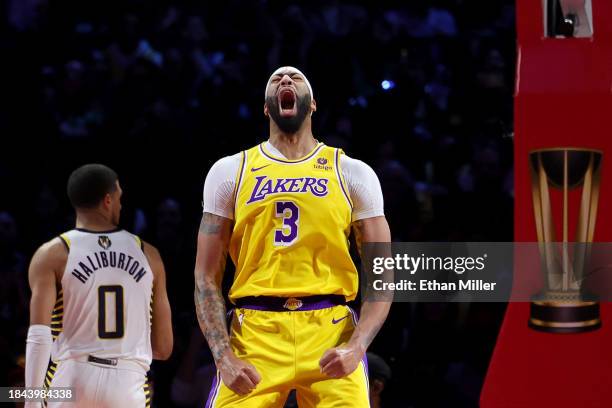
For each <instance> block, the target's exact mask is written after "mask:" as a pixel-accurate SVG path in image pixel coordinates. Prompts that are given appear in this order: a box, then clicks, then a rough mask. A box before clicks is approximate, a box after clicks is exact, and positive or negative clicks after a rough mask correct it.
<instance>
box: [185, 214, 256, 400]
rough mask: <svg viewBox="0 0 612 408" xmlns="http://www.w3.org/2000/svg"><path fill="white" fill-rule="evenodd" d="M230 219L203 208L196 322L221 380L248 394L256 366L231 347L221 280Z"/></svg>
mask: <svg viewBox="0 0 612 408" xmlns="http://www.w3.org/2000/svg"><path fill="white" fill-rule="evenodd" d="M231 226H232V220H230V219H228V218H224V217H221V216H218V215H214V214H211V213H208V212H205V213H204V215H203V216H202V222H201V224H200V231H199V233H198V252H197V256H196V265H195V295H194V297H195V306H196V313H197V315H198V322H199V323H200V328H201V329H202V333H204V337H205V338H206V341H207V342H208V346H209V347H210V350H211V352H212V355H213V358H214V359H215V364H216V365H217V369H218V370H219V371H220V373H221V378H222V380H223V383H224V384H225V385H227V386H228V387H229V388H230V389H231V390H232V391H234V392H236V393H238V394H241V395H242V394H248V393H249V392H251V391H252V390H253V389H254V388H255V386H256V385H257V383H259V381H260V380H261V378H260V376H259V374H258V373H257V371H256V370H255V368H254V367H253V366H252V365H251V364H248V363H246V362H244V361H242V360H239V359H238V358H237V357H236V356H235V355H234V353H233V351H232V350H231V348H230V343H229V335H228V332H227V323H226V321H225V301H224V300H223V294H222V292H221V281H222V279H223V273H224V271H225V262H226V259H227V252H228V247H229V240H230V235H231Z"/></svg>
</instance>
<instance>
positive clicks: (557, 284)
mask: <svg viewBox="0 0 612 408" xmlns="http://www.w3.org/2000/svg"><path fill="white" fill-rule="evenodd" d="M601 161H602V152H601V151H598V150H592V149H581V148H561V147H560V148H549V149H539V150H535V151H532V152H530V153H529V163H530V169H531V190H532V194H533V207H534V215H535V223H536V229H537V236H538V245H539V253H540V261H541V269H542V271H543V273H544V287H543V290H542V291H541V292H540V293H539V294H538V295H537V296H536V297H534V298H533V299H532V302H531V312H530V317H529V327H531V328H533V329H535V330H539V331H545V332H549V333H580V332H585V331H590V330H595V329H598V328H599V327H601V320H600V316H599V303H598V302H597V299H595V298H594V297H592V296H590V295H589V294H588V291H587V289H586V288H585V287H584V285H583V283H584V279H585V276H586V275H587V274H588V270H586V269H587V265H588V259H589V250H590V244H591V243H592V242H593V233H594V230H595V220H596V218H597V201H598V198H599V187H600V174H601ZM570 194H572V195H573V194H579V204H578V205H577V207H578V208H576V209H574V208H570V202H573V203H576V202H577V201H576V200H575V199H574V200H571V197H570ZM574 198H576V197H574ZM553 200H554V202H553ZM574 206H576V205H574ZM553 207H554V208H555V209H559V208H560V209H561V211H560V214H558V213H556V214H553V211H552V208H553ZM570 210H573V211H575V212H574V213H573V215H574V216H577V217H575V219H576V223H575V224H570V214H572V213H571V212H570ZM576 212H577V213H576ZM555 220H557V221H558V220H562V222H561V223H560V224H561V225H560V228H561V235H562V240H558V239H557V235H556V233H557V232H558V231H557V230H556V228H555ZM570 226H571V227H573V229H574V231H575V233H574V234H572V235H573V239H572V240H570V237H569V234H570Z"/></svg>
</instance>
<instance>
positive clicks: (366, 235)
mask: <svg viewBox="0 0 612 408" xmlns="http://www.w3.org/2000/svg"><path fill="white" fill-rule="evenodd" d="M353 233H354V234H355V241H356V243H357V247H358V250H359V254H360V256H361V257H362V261H363V262H367V261H366V260H364V259H363V258H364V256H371V254H369V253H366V252H368V251H363V248H362V245H363V244H364V243H366V242H382V243H386V242H390V241H391V233H390V231H389V225H388V224H387V220H386V219H385V217H373V218H367V219H364V220H360V221H356V222H354V223H353ZM375 249H378V248H375ZM380 250H382V251H386V250H388V246H387V245H381V246H380ZM370 252H371V251H370ZM391 299H392V298H382V299H380V298H377V299H376V300H375V301H374V300H373V299H368V298H367V297H366V298H365V299H364V301H363V304H362V306H361V316H360V319H359V323H358V324H357V327H356V328H355V331H354V332H353V334H352V336H351V338H350V340H349V341H348V343H347V344H346V345H343V346H340V347H335V348H332V349H329V350H327V351H326V352H325V354H323V357H322V358H321V360H320V361H319V365H320V367H321V371H322V372H323V373H324V374H326V375H328V376H329V377H334V378H338V377H344V376H346V375H348V374H350V373H352V372H353V371H355V369H356V368H357V367H358V365H359V362H360V361H361V359H362V358H363V356H364V354H365V352H366V350H367V349H368V347H369V346H370V344H371V343H372V341H373V340H374V337H376V334H377V333H378V331H379V330H380V328H381V327H382V325H383V323H384V322H385V319H386V318H387V315H388V314H389V308H390V307H391Z"/></svg>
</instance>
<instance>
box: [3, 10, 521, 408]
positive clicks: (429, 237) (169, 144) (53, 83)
mask: <svg viewBox="0 0 612 408" xmlns="http://www.w3.org/2000/svg"><path fill="white" fill-rule="evenodd" d="M514 30H515V28H514V4H513V1H512V0H497V1H476V0H428V1H412V2H408V1H387V0H378V1H376V2H357V1H352V2H351V1H321V0H311V1H303V2H295V1H265V0H259V1H237V0H226V1H222V2H212V1H211V2H208V1H191V0H184V1H180V2H172V1H161V0H157V1H156V0H147V1H145V0H123V1H120V2H112V1H111V2H109V1H101V0H88V1H76V0H55V1H53V0H7V1H5V2H2V3H1V4H0V84H1V88H0V89H2V92H0V135H1V137H2V148H1V149H0V183H1V185H2V194H1V200H0V277H1V279H0V326H1V327H2V330H1V334H0V349H1V350H2V353H0V384H1V385H8V384H18V383H19V381H22V376H23V370H22V365H23V353H24V349H25V334H26V331H27V327H28V300H29V289H28V285H27V267H28V262H29V258H30V256H31V254H32V253H33V251H34V250H35V249H36V247H37V246H39V245H40V244H42V243H43V242H44V241H46V240H49V239H51V238H53V237H54V236H56V235H57V234H59V233H60V232H63V231H65V230H68V229H70V228H71V226H72V225H73V222H74V219H73V217H72V211H71V209H70V207H69V205H68V202H67V198H66V194H65V182H66V179H67V176H68V175H69V173H70V172H71V171H72V170H73V169H74V168H76V167H77V166H78V165H81V164H84V163H87V162H101V163H105V164H107V165H109V166H111V167H113V168H114V169H115V170H116V171H117V172H118V173H119V175H120V181H121V183H122V186H123V189H124V211H123V215H122V224H123V226H124V227H125V228H127V229H129V230H131V231H133V232H135V233H137V234H140V235H141V236H142V237H143V238H144V239H146V240H148V241H149V242H151V243H152V244H154V245H156V246H157V247H158V248H159V249H160V251H161V254H162V257H163V259H164V261H165V264H166V269H167V271H168V290H169V296H170V301H171V304H172V309H173V317H174V323H175V334H176V340H175V350H174V353H173V357H172V358H171V360H170V361H168V362H164V363H155V364H154V365H153V369H152V378H153V381H154V384H155V397H154V401H155V402H154V405H155V406H157V407H172V406H181V407H192V406H200V405H201V403H202V398H204V397H205V396H206V395H207V387H208V384H209V380H210V378H211V375H212V373H213V372H214V369H213V366H212V365H211V362H212V361H211V358H210V355H209V354H208V352H207V349H206V345H205V342H204V340H203V338H202V336H201V334H200V333H199V329H197V323H196V319H195V315H194V310H193V304H192V293H193V265H194V254H195V239H196V234H197V227H198V225H199V219H200V217H201V206H200V202H201V194H202V193H201V191H202V185H203V181H204V177H205V175H206V173H207V171H208V169H209V168H210V166H211V165H212V163H214V161H215V160H217V159H218V158H220V157H222V156H225V155H228V154H232V153H236V152H238V151H239V150H242V149H245V148H248V147H250V146H252V145H254V144H256V143H258V142H261V141H263V140H265V139H266V138H267V123H266V121H265V118H264V116H263V114H262V110H263V101H264V88H265V84H266V81H267V79H268V76H269V75H270V73H271V72H272V71H273V70H274V69H275V68H276V67H278V66H281V65H294V66H297V67H299V68H300V69H301V70H303V71H304V72H305V74H306V75H307V76H308V78H309V79H310V82H311V83H312V85H313V88H314V94H315V97H316V100H317V106H318V110H317V112H316V113H315V115H314V116H313V120H314V133H315V137H317V138H318V139H319V140H320V141H323V142H325V143H326V144H328V145H332V146H339V147H342V148H344V150H345V151H346V153H347V154H348V155H350V156H352V157H356V158H359V159H362V160H364V161H366V162H367V163H369V164H370V165H371V166H372V167H373V168H374V169H375V171H376V172H377V174H378V176H379V178H380V180H381V183H382V186H383V192H384V196H385V211H386V214H387V218H388V220H389V224H390V226H391V229H392V234H393V238H394V240H396V241H510V240H512V228H513V227H512V204H513V197H512V194H513V185H512V136H513V130H512V103H513V100H512V92H513V78H514V67H515V47H516V45H515V31H514ZM228 274H231V271H229V272H228ZM228 279H231V278H228ZM503 309H504V305H499V304H483V305H476V304H472V305H470V304H412V305H411V304H395V305H394V306H393V309H392V312H391V315H390V318H389V320H388V322H387V324H386V325H385V327H384V329H383V331H382V332H381V334H380V335H379V337H378V338H377V339H376V341H375V343H374V344H373V345H372V347H371V350H372V351H373V352H375V353H377V354H378V355H379V356H380V357H381V365H382V366H383V367H384V365H385V364H387V365H388V366H387V367H386V368H384V369H382V371H384V373H385V375H383V376H382V377H380V378H378V383H376V382H375V380H376V379H373V380H372V381H373V382H372V384H375V385H376V386H373V387H371V389H372V390H375V391H376V392H378V393H379V394H380V401H381V402H382V406H385V407H427V408H429V407H447V406H448V407H450V406H452V407H475V406H477V399H478V393H479V391H480V387H481V385H482V381H483V377H484V373H485V371H486V368H487V364H488V361H489V358H490V354H491V352H492V349H493V346H494V342H495V338H496V335H497V331H498V328H499V325H500V323H501V318H502V315H503ZM389 368H390V370H387V369H389ZM391 373H392V375H391ZM373 392H374V391H373Z"/></svg>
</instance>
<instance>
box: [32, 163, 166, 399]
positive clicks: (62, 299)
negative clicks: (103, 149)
mask: <svg viewBox="0 0 612 408" xmlns="http://www.w3.org/2000/svg"><path fill="white" fill-rule="evenodd" d="M121 194H122V191H121V187H120V185H119V182H118V180H117V174H116V173H115V172H114V171H113V170H111V169H110V168H108V167H106V166H103V165H100V164H89V165H85V166H82V167H80V168H78V169H77V170H75V171H74V172H73V173H72V174H71V176H70V178H69V180H68V196H69V198H70V202H71V203H72V205H73V207H74V208H75V210H76V216H77V217H76V228H75V229H73V230H71V231H68V232H66V233H64V234H62V235H60V237H57V238H55V239H53V240H51V241H49V242H47V243H46V244H44V245H42V246H41V247H40V248H39V249H38V250H37V251H36V253H35V254H34V257H33V258H32V262H31V264H30V270H29V280H30V287H31V289H32V299H31V304H30V328H29V330H28V339H27V344H26V378H25V384H26V386H27V387H43V386H46V387H71V388H73V391H74V394H75V398H76V401H75V402H53V401H49V402H48V403H47V406H48V407H51V408H57V407H64V406H65V407H96V408H111V407H112V408H122V407H126V408H127V407H130V408H131V407H148V406H149V405H150V398H149V396H150V391H149V390H148V388H147V383H146V373H147V371H148V370H149V365H150V364H151V360H152V359H153V358H155V359H160V360H165V359H167V358H168V357H169V356H170V354H171V352H172V344H173V337H172V336H173V335H172V322H171V314H170V305H169V302H168V296H167V293H166V278H165V271H164V266H163V263H162V260H161V257H160V255H159V252H158V251H157V249H155V248H154V247H153V246H151V245H149V244H148V243H146V242H144V241H141V240H140V238H138V237H137V236H136V235H133V234H131V233H129V232H127V231H124V230H122V229H120V228H118V227H117V225H118V224H119V214H120V211H121ZM50 359H51V362H49V361H50ZM26 406H31V407H34V406H38V407H40V403H37V404H34V403H29V404H28V405H26Z"/></svg>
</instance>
